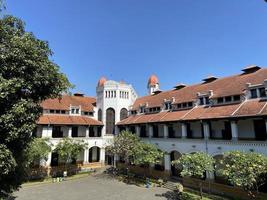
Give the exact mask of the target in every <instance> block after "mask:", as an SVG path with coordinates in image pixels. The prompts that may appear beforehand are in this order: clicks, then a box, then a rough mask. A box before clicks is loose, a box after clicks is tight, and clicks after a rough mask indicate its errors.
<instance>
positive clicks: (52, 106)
mask: <svg viewBox="0 0 267 200" xmlns="http://www.w3.org/2000/svg"><path fill="white" fill-rule="evenodd" d="M94 104H96V99H95V98H93V97H84V96H70V95H63V96H62V97H61V98H55V99H47V100H45V101H43V102H42V103H41V106H42V107H43V109H49V110H69V109H70V105H72V106H81V110H82V111H85V112H93V111H94Z"/></svg>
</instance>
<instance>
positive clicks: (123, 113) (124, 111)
mask: <svg viewBox="0 0 267 200" xmlns="http://www.w3.org/2000/svg"><path fill="white" fill-rule="evenodd" d="M127 117H128V110H127V109H126V108H122V109H121V111H120V120H123V119H125V118H127Z"/></svg>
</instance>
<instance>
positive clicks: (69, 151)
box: [55, 138, 87, 164]
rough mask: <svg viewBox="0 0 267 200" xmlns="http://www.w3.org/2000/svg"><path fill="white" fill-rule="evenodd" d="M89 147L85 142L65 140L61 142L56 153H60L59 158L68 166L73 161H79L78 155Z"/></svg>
mask: <svg viewBox="0 0 267 200" xmlns="http://www.w3.org/2000/svg"><path fill="white" fill-rule="evenodd" d="M86 147H87V143H85V142H84V141H83V140H74V139H72V138H64V139H63V140H61V141H60V142H59V143H58V144H57V146H56V149H55V151H56V152H57V153H58V155H59V157H60V158H61V159H63V160H64V161H65V164H68V163H70V162H71V161H72V159H77V158H78V155H79V154H80V153H81V152H82V151H83V150H84V149H85V148H86Z"/></svg>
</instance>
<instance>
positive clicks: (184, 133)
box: [182, 123, 187, 138]
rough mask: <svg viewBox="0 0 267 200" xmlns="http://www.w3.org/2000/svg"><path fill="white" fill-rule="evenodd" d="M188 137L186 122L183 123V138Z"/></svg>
mask: <svg viewBox="0 0 267 200" xmlns="http://www.w3.org/2000/svg"><path fill="white" fill-rule="evenodd" d="M186 137H187V127H186V123H182V138H186Z"/></svg>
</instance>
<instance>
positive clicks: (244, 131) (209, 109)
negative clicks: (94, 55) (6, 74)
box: [37, 66, 267, 179]
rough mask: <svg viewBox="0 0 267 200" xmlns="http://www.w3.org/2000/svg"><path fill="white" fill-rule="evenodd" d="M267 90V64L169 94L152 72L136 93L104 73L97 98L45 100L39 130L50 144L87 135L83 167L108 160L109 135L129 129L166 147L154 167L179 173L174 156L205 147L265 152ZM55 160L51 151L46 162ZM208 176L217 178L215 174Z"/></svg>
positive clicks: (219, 150)
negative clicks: (144, 92) (141, 92)
mask: <svg viewBox="0 0 267 200" xmlns="http://www.w3.org/2000/svg"><path fill="white" fill-rule="evenodd" d="M266 88H267V69H266V68H260V67H258V66H249V67H247V68H245V69H243V71H242V73H240V74H237V75H233V76H229V77H224V78H216V77H214V76H209V77H207V78H205V79H203V81H202V82H201V83H199V84H195V85H189V86H187V85H185V84H177V85H176V86H175V87H174V89H172V90H168V91H161V90H160V88H159V81H158V78H157V77H156V76H155V75H152V76H151V77H150V78H149V80H148V85H147V89H148V95H147V96H144V97H139V98H138V96H137V94H136V92H135V90H134V89H133V87H132V86H131V85H129V84H126V83H124V82H116V81H112V80H106V79H105V78H101V79H100V80H99V82H98V84H97V88H96V98H93V97H85V96H84V95H82V94H74V95H73V96H67V95H63V96H62V97H61V98H60V99H49V100H46V101H45V102H43V104H42V106H43V110H44V112H43V115H42V116H41V117H40V119H39V121H38V124H39V126H38V130H37V135H39V136H42V137H49V138H51V141H52V142H53V143H55V144H56V143H57V142H58V141H59V140H60V139H61V138H62V137H72V138H77V139H83V140H85V141H86V142H87V143H88V144H89V146H88V149H85V150H84V152H83V153H82V155H81V156H80V159H79V160H77V162H80V163H81V164H82V165H84V166H86V165H88V163H89V165H90V163H102V164H103V163H105V162H106V164H111V163H112V162H113V158H112V156H111V155H107V154H105V147H106V146H107V145H108V144H110V143H111V142H112V138H113V135H114V134H118V133H119V132H120V131H121V130H129V131H131V132H133V133H135V134H137V135H138V136H139V137H141V138H142V139H143V140H144V141H146V142H149V143H153V144H155V145H157V146H158V148H160V149H161V150H163V151H165V152H166V153H165V157H164V160H163V162H162V164H161V165H156V166H155V169H159V170H165V172H168V173H171V174H172V175H179V172H178V171H177V170H176V169H175V168H174V167H173V166H172V165H171V161H172V160H175V159H178V158H179V157H180V156H181V154H183V153H193V152H197V151H204V152H207V153H209V154H210V155H212V156H214V157H215V158H220V157H221V156H222V154H223V152H226V151H230V150H241V151H254V152H259V153H262V154H265V155H267V142H266V139H267V131H266V128H267V95H266ZM59 162H60V158H58V156H57V155H56V153H52V152H51V155H50V159H49V161H48V162H47V165H58V163H59ZM214 176H215V177H214ZM208 177H209V178H215V179H216V173H215V174H214V175H213V174H209V175H208Z"/></svg>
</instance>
